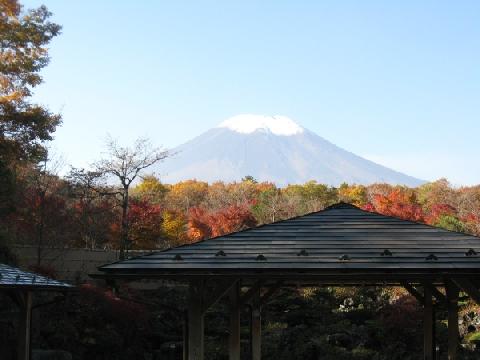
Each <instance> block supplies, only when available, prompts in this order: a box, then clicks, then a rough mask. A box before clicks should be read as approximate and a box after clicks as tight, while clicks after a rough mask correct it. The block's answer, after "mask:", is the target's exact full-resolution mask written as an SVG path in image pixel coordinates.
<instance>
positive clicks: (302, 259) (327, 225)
mask: <svg viewBox="0 0 480 360" xmlns="http://www.w3.org/2000/svg"><path fill="white" fill-rule="evenodd" d="M477 252H479V253H480V238H478V237H475V236H472V235H467V234H463V233H457V232H452V231H447V230H444V229H440V228H436V227H432V226H428V225H425V224H421V223H416V222H412V221H406V220H402V219H398V218H394V217H389V216H384V215H381V214H378V213H373V212H368V211H365V210H362V209H360V208H358V207H355V206H353V205H350V204H345V203H340V204H337V205H333V206H331V207H328V208H326V209H325V210H323V211H319V212H314V213H310V214H307V215H304V216H299V217H296V218H292V219H288V220H284V221H279V222H275V223H272V224H267V225H263V226H259V227H256V228H252V229H248V230H244V231H240V232H236V233H232V234H228V235H225V236H220V237H216V238H212V239H208V240H204V241H201V242H198V243H194V244H188V245H183V246H179V247H176V248H172V249H168V250H165V251H160V252H154V253H151V254H148V255H144V256H140V257H136V258H131V259H128V260H125V261H119V262H115V263H113V264H109V265H104V266H102V267H100V268H99V270H100V271H102V272H104V273H105V275H104V276H105V277H129V276H130V277H148V276H152V277H180V276H183V277H192V276H202V275H208V276H210V275H234V276H242V277H249V276H251V277H259V276H261V275H268V276H269V277H272V276H273V277H275V276H276V275H282V276H283V277H285V278H286V277H292V278H293V277H295V278H298V276H299V275H300V274H303V276H305V277H308V276H313V277H325V278H327V277H331V276H334V277H335V279H339V278H348V279H352V276H359V278H361V279H366V277H365V276H366V275H367V274H368V275H369V276H372V277H371V279H376V278H377V277H378V279H379V280H380V279H383V280H386V279H387V278H388V279H393V278H395V277H396V276H404V275H407V274H408V275H409V278H413V277H412V276H413V275H434V276H442V275H472V274H479V273H480V255H478V254H477ZM375 276H376V277H375Z"/></svg>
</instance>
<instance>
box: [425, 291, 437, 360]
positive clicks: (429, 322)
mask: <svg viewBox="0 0 480 360" xmlns="http://www.w3.org/2000/svg"><path fill="white" fill-rule="evenodd" d="M423 288H424V294H423V298H424V305H423V354H424V355H423V358H424V360H435V314H434V310H433V298H432V290H431V288H430V287H429V286H424V287H423Z"/></svg>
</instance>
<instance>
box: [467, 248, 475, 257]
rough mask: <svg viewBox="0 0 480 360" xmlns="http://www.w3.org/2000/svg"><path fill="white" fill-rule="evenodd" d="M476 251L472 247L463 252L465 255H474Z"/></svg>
mask: <svg viewBox="0 0 480 360" xmlns="http://www.w3.org/2000/svg"><path fill="white" fill-rule="evenodd" d="M476 255H477V252H476V251H475V250H473V249H469V250H468V251H466V252H465V256H476Z"/></svg>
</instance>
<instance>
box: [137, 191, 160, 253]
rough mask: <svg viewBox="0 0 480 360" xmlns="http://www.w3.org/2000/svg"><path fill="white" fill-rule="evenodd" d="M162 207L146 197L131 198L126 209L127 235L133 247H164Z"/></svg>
mask: <svg viewBox="0 0 480 360" xmlns="http://www.w3.org/2000/svg"><path fill="white" fill-rule="evenodd" d="M162 223H163V209H162V207H161V206H160V205H158V204H152V203H150V202H149V201H148V200H146V199H135V198H133V199H131V200H130V204H129V211H128V224H129V229H128V237H129V241H131V244H132V247H133V248H135V249H148V250H153V249H160V248H163V247H164V235H163V228H162Z"/></svg>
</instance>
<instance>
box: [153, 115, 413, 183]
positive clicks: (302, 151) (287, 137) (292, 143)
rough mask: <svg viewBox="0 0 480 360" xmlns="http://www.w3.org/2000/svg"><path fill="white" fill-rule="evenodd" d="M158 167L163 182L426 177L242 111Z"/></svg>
mask: <svg viewBox="0 0 480 360" xmlns="http://www.w3.org/2000/svg"><path fill="white" fill-rule="evenodd" d="M172 153H174V154H175V155H174V156H173V157H172V158H170V159H168V160H167V161H165V162H164V163H161V164H159V166H158V167H157V168H156V169H154V171H156V172H157V173H158V174H159V175H160V178H161V180H162V181H164V182H167V183H176V182H178V181H182V180H188V179H197V180H203V181H208V182H215V181H218V180H222V181H240V180H241V179H242V178H243V177H244V176H246V175H251V176H253V177H254V178H255V179H257V180H258V181H270V182H275V183H276V184H277V185H280V186H283V185H287V184H298V183H304V182H306V181H309V180H316V181H318V182H319V183H325V184H330V185H339V184H341V183H342V182H347V183H356V184H371V183H375V182H387V183H391V184H404V185H413V186H416V185H419V184H421V183H422V181H421V180H419V179H415V178H413V177H411V176H408V175H405V174H402V173H399V172H397V171H394V170H392V169H389V168H386V167H384V166H381V165H379V164H376V163H374V162H372V161H369V160H367V159H364V158H361V157H360V156H357V155H355V154H352V153H351V152H349V151H346V150H344V149H342V148H339V147H338V146H336V145H334V144H332V143H331V142H329V141H327V140H325V139H324V138H322V137H320V136H318V135H317V134H315V133H313V132H312V131H309V130H308V129H305V128H303V127H301V126H300V125H298V124H297V123H296V122H294V121H293V120H291V119H289V118H288V117H285V116H263V115H237V116H234V117H231V118H229V119H227V120H225V121H224V122H222V123H221V124H220V125H218V126H217V127H215V128H212V129H210V130H207V131H206V132H205V133H203V134H200V135H199V136H197V137H196V138H194V139H192V140H190V141H188V142H187V143H185V144H183V145H180V146H178V147H177V148H175V149H172Z"/></svg>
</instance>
